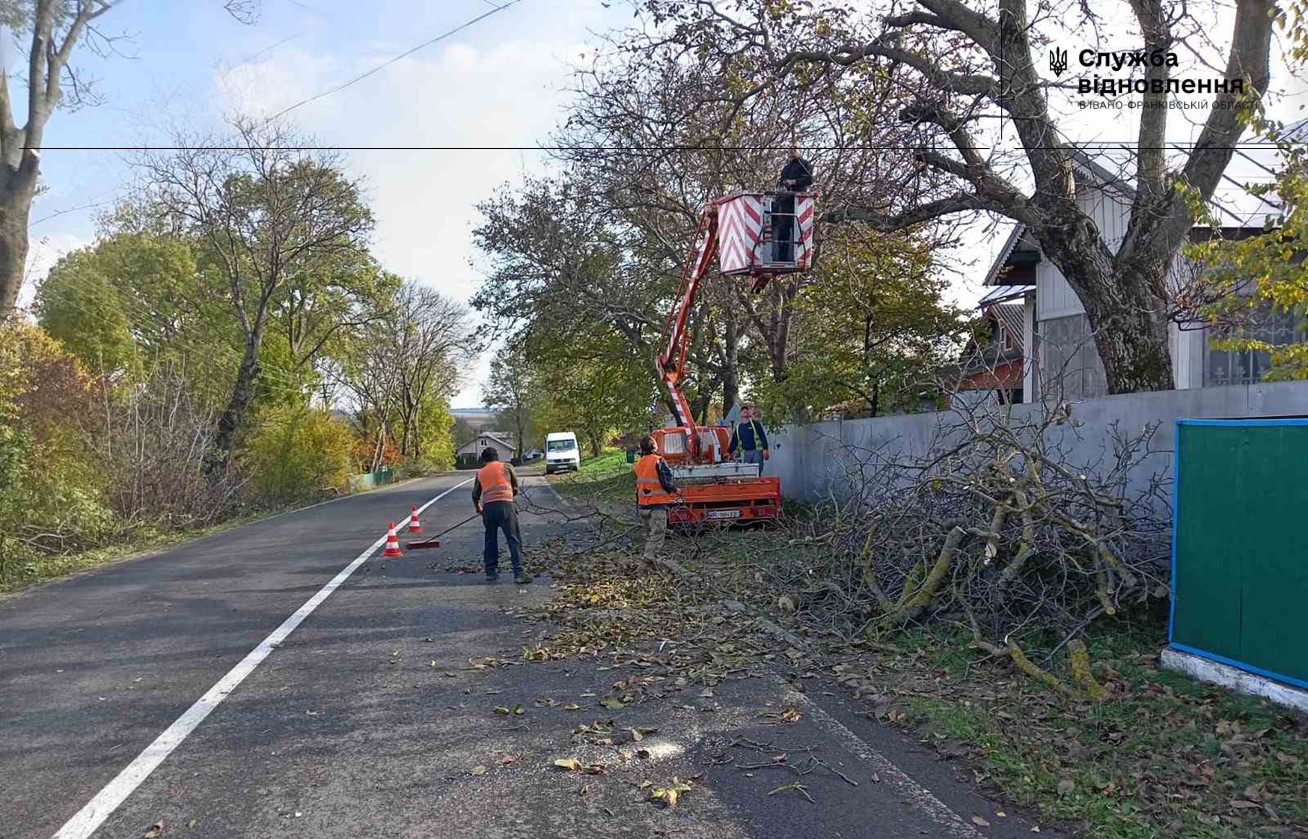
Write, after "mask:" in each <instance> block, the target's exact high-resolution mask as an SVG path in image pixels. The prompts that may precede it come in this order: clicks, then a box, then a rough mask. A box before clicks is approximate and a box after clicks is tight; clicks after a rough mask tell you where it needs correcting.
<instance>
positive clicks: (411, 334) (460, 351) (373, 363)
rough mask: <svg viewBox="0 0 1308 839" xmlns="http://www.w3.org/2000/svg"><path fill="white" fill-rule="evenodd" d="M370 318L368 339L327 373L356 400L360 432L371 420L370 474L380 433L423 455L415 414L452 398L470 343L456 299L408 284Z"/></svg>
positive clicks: (378, 460)
mask: <svg viewBox="0 0 1308 839" xmlns="http://www.w3.org/2000/svg"><path fill="white" fill-rule="evenodd" d="M370 323H371V325H370V327H369V328H370V330H371V333H372V334H371V335H370V337H369V339H368V340H364V341H357V342H355V343H354V351H353V353H351V354H350V355H349V357H348V358H347V359H346V361H345V363H344V364H343V365H341V366H340V367H339V369H336V370H335V371H334V374H335V375H336V376H337V377H338V378H339V381H340V383H341V384H342V385H343V386H344V387H345V388H346V389H347V390H348V391H349V392H350V394H351V395H352V396H353V398H354V401H355V402H356V403H357V404H358V407H359V409H360V415H361V416H362V417H364V418H365V423H364V426H365V430H366V431H367V432H368V433H371V428H370V426H371V425H372V422H373V421H375V422H376V432H377V440H376V444H375V446H374V448H373V462H372V471H375V470H376V469H378V468H379V467H380V466H381V464H382V453H383V451H384V449H385V443H386V440H387V438H390V439H392V440H395V439H396V437H397V436H398V442H399V448H400V452H401V454H403V455H405V456H407V457H412V458H415V459H419V458H421V457H422V456H423V448H422V446H423V442H422V441H423V432H424V429H423V427H422V415H423V412H424V410H426V409H427V408H429V407H430V406H431V405H432V403H433V400H442V399H448V398H449V397H450V396H453V395H454V393H455V391H456V390H457V389H458V385H459V382H460V381H461V380H462V379H463V376H464V370H465V368H466V367H467V364H468V362H469V361H470V360H471V359H472V357H473V355H474V353H475V352H476V349H477V343H476V336H475V335H474V334H473V331H472V328H471V324H470V322H469V318H468V310H467V308H466V307H465V306H463V304H461V303H458V302H456V301H454V300H450V299H449V298H447V297H444V296H443V295H441V294H440V293H439V292H437V291H436V290H435V289H433V288H430V287H428V286H424V285H420V284H418V283H414V282H406V283H405V284H404V285H403V286H402V287H400V289H399V290H398V291H397V292H396V294H395V296H394V298H393V299H391V300H388V301H386V302H385V303H384V306H383V308H381V309H380V310H378V311H377V312H376V313H374V315H373V316H372V317H371V319H370ZM397 426H398V435H397V433H396V430H397V429H396V427H397Z"/></svg>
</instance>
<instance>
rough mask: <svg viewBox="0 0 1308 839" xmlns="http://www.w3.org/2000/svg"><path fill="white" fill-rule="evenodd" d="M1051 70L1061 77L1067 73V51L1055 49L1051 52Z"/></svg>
mask: <svg viewBox="0 0 1308 839" xmlns="http://www.w3.org/2000/svg"><path fill="white" fill-rule="evenodd" d="M1049 69H1050V70H1052V71H1054V75H1055V76H1061V75H1063V73H1066V72H1067V50H1060V49H1058V48H1057V47H1055V48H1054V49H1051V50H1050V51H1049Z"/></svg>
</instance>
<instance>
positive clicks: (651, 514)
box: [633, 435, 681, 565]
mask: <svg viewBox="0 0 1308 839" xmlns="http://www.w3.org/2000/svg"><path fill="white" fill-rule="evenodd" d="M633 471H634V472H635V473H636V506H637V507H638V508H639V510H640V523H641V528H642V529H643V531H644V533H645V551H644V553H643V554H642V559H644V560H645V563H646V564H647V565H653V564H654V562H655V561H656V560H657V559H658V555H659V551H661V550H663V540H664V539H666V538H667V535H668V507H670V506H671V505H672V504H673V503H674V502H676V501H677V500H678V499H679V498H680V497H681V493H680V492H679V491H678V490H677V485H676V484H675V483H673V482H672V470H671V469H670V468H668V464H667V462H666V461H664V460H663V458H662V457H660V456H659V454H658V452H656V451H654V438H653V437H650V436H648V435H646V436H644V437H642V438H640V458H639V459H637V460H636V465H635V466H634V467H633Z"/></svg>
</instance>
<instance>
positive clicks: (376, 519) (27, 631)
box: [0, 474, 1057, 839]
mask: <svg viewBox="0 0 1308 839" xmlns="http://www.w3.org/2000/svg"><path fill="white" fill-rule="evenodd" d="M467 477H468V476H467V475H466V474H455V475H445V476H440V477H437V478H433V479H430V480H425V481H421V482H416V483H411V484H405V485H402V486H398V487H393V488H389V489H386V490H382V491H378V492H374V493H369V494H367V495H362V496H356V497H351V498H347V499H343V500H341V501H337V502H333V503H330V504H325V505H320V506H317V507H313V508H309V509H306V510H302V511H300V512H297V513H293V514H290V515H286V516H281V517H278V518H274V519H269V520H266V521H262V522H258V523H255V524H251V525H248V526H245V527H241V528H236V529H233V530H229V531H226V532H223V533H219V534H214V535H211V536H208V537H204V538H202V539H197V540H195V541H193V542H190V543H187V544H185V545H182V546H179V547H177V548H174V549H171V550H168V551H166V552H163V553H160V554H157V555H153V556H149V557H144V558H140V559H136V560H132V561H128V562H123V563H119V564H116V565H112V566H108V567H105V568H102V569H100V570H98V571H95V572H92V573H88V574H84V575H81V576H78V577H74V578H71V579H68V580H64V581H61V582H57V583H53V584H49V585H45V586H42V587H39V588H37V589H34V590H31V591H28V592H26V593H20V594H18V595H15V596H11V597H7V598H3V599H0V837H4V839H49V838H50V837H53V836H55V835H57V834H59V832H60V831H61V829H63V830H64V831H66V832H65V833H64V834H63V835H65V836H86V835H94V836H95V837H122V838H123V839H138V838H139V837H144V836H146V835H147V834H148V833H152V831H151V827H152V826H153V825H156V824H157V823H160V822H162V823H163V830H162V833H161V834H160V835H162V836H164V837H171V836H184V837H197V838H200V837H215V838H216V837H251V839H253V838H254V837H371V836H378V837H381V836H384V837H388V839H390V838H391V837H479V839H481V838H483V837H484V839H499V837H524V839H525V837H533V839H540V838H541V837H572V836H587V837H591V836H597V837H607V836H613V837H618V836H621V837H645V836H661V835H666V836H677V837H724V839H725V838H727V837H732V838H734V837H760V839H761V838H762V837H768V839H772V837H778V838H779V839H780V838H783V837H795V839H800V837H804V838H805V839H808V838H809V837H877V839H907V837H920V836H933V837H935V836H940V837H946V836H956V837H977V836H1009V837H1017V836H1019V835H1020V836H1029V835H1031V834H1030V832H1029V831H1030V830H1031V827H1032V825H1031V824H1030V823H1029V822H1027V821H1025V820H1023V819H1022V818H1020V817H1019V816H1018V815H1017V814H1015V813H1013V812H1011V811H1010V812H1007V813H1004V814H1003V815H999V813H1003V812H1004V808H1002V807H999V806H996V805H995V804H993V803H992V802H989V801H987V800H986V799H985V798H984V797H982V796H981V795H979V794H978V793H977V792H976V791H975V790H973V789H972V788H971V787H969V786H968V785H967V784H965V783H962V782H960V780H959V778H958V775H957V772H956V770H954V769H953V768H952V767H950V766H949V765H948V764H946V763H942V762H939V761H937V760H935V759H934V758H933V757H932V756H931V755H929V754H927V753H925V752H922V751H919V750H917V749H915V748H913V747H912V746H911V745H910V744H908V743H907V742H906V741H905V740H904V739H903V738H902V737H901V736H900V735H899V734H897V733H895V732H893V731H889V730H887V729H884V728H882V727H880V726H879V725H877V724H876V723H872V722H870V721H869V720H867V719H866V717H864V716H862V715H861V714H860V713H859V709H858V708H856V707H854V706H852V705H849V704H847V700H846V699H844V698H842V696H841V694H840V693H839V691H836V690H834V689H830V688H829V687H828V686H824V685H822V684H821V683H819V682H812V683H807V682H806V683H804V684H805V690H804V692H803V693H797V692H795V690H794V688H793V687H791V686H790V685H789V684H787V683H785V682H783V681H781V680H780V679H772V678H752V679H742V680H738V681H732V682H727V683H723V684H721V685H719V686H717V688H715V690H714V696H712V697H711V698H708V697H698V696H695V697H694V698H692V699H688V700H687V701H685V702H684V703H678V702H667V703H649V704H639V705H633V706H629V707H627V708H624V709H621V710H619V711H616V712H615V711H611V710H608V709H604V708H601V707H599V706H598V705H597V704H596V702H597V700H596V698H595V697H596V696H602V695H603V694H604V693H605V692H606V691H607V690H608V689H609V687H610V685H611V684H612V683H613V681H614V680H615V679H616V678H621V677H622V675H621V674H615V672H614V671H611V670H606V669H603V668H601V667H599V666H598V665H596V664H587V663H581V662H576V661H557V662H548V663H523V662H522V661H521V658H522V656H521V653H522V649H523V647H526V646H530V645H532V644H533V643H534V642H535V641H536V640H537V639H538V638H540V637H541V636H542V634H543V633H544V632H545V631H547V628H545V627H542V626H541V625H539V624H532V623H528V622H525V621H523V620H522V619H521V618H520V617H518V616H517V615H516V614H515V613H516V612H517V611H518V610H520V609H521V608H522V607H523V606H524V605H526V604H530V603H539V602H543V601H544V600H545V599H546V598H548V597H550V596H551V592H550V587H549V581H548V579H545V578H541V579H539V580H538V581H537V584H536V585H532V586H525V587H518V586H514V585H512V584H511V583H508V582H501V583H499V584H497V585H493V586H492V585H487V584H485V583H484V582H483V581H482V579H481V575H480V573H467V572H469V571H472V572H476V571H477V568H478V565H479V562H480V539H481V535H480V531H479V527H478V526H477V525H476V524H475V523H474V524H472V525H469V526H466V527H464V528H461V529H459V530H456V531H454V532H453V533H451V534H449V535H448V536H446V537H444V538H443V540H442V541H443V546H442V547H441V548H440V549H438V550H436V551H411V552H407V554H406V556H405V557H404V558H402V559H392V560H385V559H382V558H381V557H380V550H377V551H375V552H374V553H372V554H371V555H370V556H367V557H364V558H360V557H362V556H363V554H364V553H366V552H367V551H368V549H369V547H370V546H372V545H373V544H374V543H375V541H376V540H377V537H378V536H379V535H381V533H382V531H383V529H384V527H385V523H386V522H387V521H388V520H395V519H400V518H402V517H403V516H404V515H405V514H406V513H407V511H408V509H409V507H410V505H421V504H423V503H426V502H427V501H428V500H430V499H432V498H433V497H435V496H437V495H439V494H440V493H442V492H444V491H446V490H450V489H451V488H453V487H456V485H458V484H459V483H460V482H461V481H464V480H466V479H467ZM467 492H468V488H467V487H466V486H458V488H456V489H453V491H452V492H450V494H449V495H447V496H445V497H444V498H442V499H441V500H439V501H436V502H435V503H434V504H432V506H431V507H430V508H429V509H428V510H427V511H426V512H425V513H424V515H423V524H424V527H425V529H426V530H427V531H428V532H429V533H432V532H435V531H438V530H441V529H443V528H445V527H447V526H449V525H452V524H454V523H456V522H458V521H459V520H461V519H463V518H465V517H466V516H467V515H469V514H470V513H471V503H470V499H469V497H468V494H467ZM529 496H531V497H532V498H533V500H534V501H535V506H536V508H537V509H539V508H541V507H557V502H556V500H555V498H554V496H553V495H552V493H550V492H549V490H548V489H547V488H544V487H542V486H540V485H538V484H537V485H535V486H533V487H531V488H530V489H529ZM565 527H566V524H565V523H564V522H563V521H562V520H561V519H560V518H559V517H557V516H551V515H549V514H548V513H543V514H540V515H526V516H524V517H523V528H524V536H525V540H526V542H527V545H528V549H530V546H531V545H532V544H536V543H539V541H540V540H543V539H545V538H548V537H550V536H551V535H554V534H557V533H560V532H562V531H563V529H564V528H565ZM401 538H402V540H403V539H404V537H403V536H402V537H401ZM356 559H358V565H357V568H356V570H355V571H354V572H353V573H352V574H351V575H350V576H349V577H348V578H347V579H345V580H343V581H339V579H338V581H339V588H336V589H334V590H332V591H331V592H330V594H329V595H328V596H326V597H325V598H324V597H323V596H322V593H323V591H324V586H326V585H328V584H329V583H330V582H331V581H332V580H333V579H334V578H338V575H339V574H340V572H341V571H342V569H345V568H346V567H347V566H349V565H351V563H352V562H354V561H355V560H356ZM505 564H506V565H507V560H505ZM311 598H314V599H316V600H317V601H318V602H317V605H316V608H315V609H314V610H313V611H312V613H311V614H308V615H307V617H303V622H302V623H299V624H298V625H297V626H295V627H294V629H293V631H291V632H290V633H289V634H286V635H285V636H284V637H283V638H281V639H280V642H279V643H277V644H272V645H267V647H266V648H265V649H264V652H265V653H266V657H260V656H255V658H256V659H258V660H257V661H255V662H254V666H253V667H252V669H251V668H250V661H251V659H250V658H248V656H250V654H251V652H252V651H256V650H259V649H260V645H261V644H263V643H264V642H265V640H266V639H268V638H269V636H270V633H274V631H276V630H278V628H279V627H282V628H283V631H284V630H285V624H284V622H286V620H287V618H288V617H290V616H292V615H295V614H297V610H301V614H302V612H303V610H302V607H303V606H304V605H305V603H306V601H310V600H311ZM488 657H490V658H495V659H498V660H499V661H501V662H503V664H502V665H492V666H485V663H484V659H486V658H488ZM243 662H244V663H243ZM234 668H237V670H238V671H240V672H242V673H245V674H246V675H245V678H244V679H243V680H242V681H240V683H239V684H238V685H236V686H235V687H234V689H231V690H230V693H228V692H227V691H226V690H220V691H218V692H217V693H218V696H217V699H218V701H217V702H216V704H214V703H209V704H207V705H206V706H205V709H204V710H206V711H208V716H207V717H205V718H204V719H203V721H201V722H199V723H198V725H193V726H189V727H187V726H183V727H182V733H181V735H180V736H179V737H171V740H169V743H168V745H169V746H170V747H172V751H171V752H168V753H167V754H166V756H164V757H163V759H162V760H154V761H153V762H151V761H150V760H146V762H145V763H144V764H142V763H141V762H140V760H138V758H139V756H141V755H142V754H143V753H144V754H145V755H146V757H147V758H148V757H149V756H150V755H152V754H154V755H155V757H158V753H156V752H152V751H150V750H151V749H158V748H159V745H158V743H157V741H156V738H159V737H160V735H161V734H162V733H164V732H166V731H174V730H175V728H176V726H175V725H174V724H175V723H176V722H177V721H178V720H179V718H182V719H183V720H185V719H186V718H187V715H188V714H189V715H192V716H194V714H195V713H196V711H195V710H194V706H195V703H196V702H197V700H199V699H200V698H201V697H203V696H206V694H207V692H208V695H210V696H214V695H215V692H214V690H213V689H214V688H215V686H216V685H218V686H221V685H222V684H223V680H224V678H225V677H227V678H228V679H229V680H230V676H229V674H231V673H232V672H233V669H234ZM229 687H230V685H229ZM573 703H575V704H577V705H580V706H582V710H577V711H573V710H568V709H567V706H568V705H570V704H573ZM515 705H520V706H522V713H521V714H514V713H510V714H508V715H507V716H502V715H499V714H496V713H495V708H496V707H501V708H510V709H512V708H513V707H514V706H515ZM786 707H798V708H800V709H801V710H802V711H803V718H802V720H801V721H800V722H799V723H797V724H795V725H791V726H786V727H784V729H783V728H779V727H777V726H772V725H768V724H765V723H764V722H763V720H764V717H763V716H762V715H763V714H765V713H766V712H768V711H777V710H779V709H782V708H786ZM188 709H190V710H188ZM608 718H613V719H614V721H615V726H616V728H618V729H623V728H630V727H638V728H656V729H657V732H656V733H653V734H650V735H649V736H647V737H646V738H645V739H644V740H643V741H642V743H641V746H642V747H644V748H645V749H646V750H647V752H648V756H647V757H645V756H642V757H638V758H637V759H631V760H625V761H624V760H622V759H620V758H619V757H618V756H617V754H616V750H615V748H614V747H612V746H594V745H587V744H584V743H582V742H580V741H579V740H578V738H576V737H575V736H574V734H573V732H574V728H575V727H576V726H578V725H580V724H583V723H587V722H591V721H594V720H596V719H608ZM170 726H174V729H170ZM169 736H171V735H169ZM165 739H167V738H165ZM742 742H749V743H754V744H760V745H762V746H763V747H764V749H765V751H766V750H768V749H790V750H792V751H793V750H798V751H796V754H798V753H800V752H803V753H812V754H816V755H819V756H820V757H821V758H822V760H823V761H824V762H825V763H826V764H828V765H829V766H830V767H832V769H834V770H837V771H832V769H820V770H819V771H815V772H813V773H811V774H807V775H805V776H803V777H796V776H793V775H792V774H791V773H790V772H785V771H776V770H775V769H773V768H770V767H764V768H761V769H757V770H747V769H742V768H741V767H742V766H745V765H748V764H749V762H751V761H758V760H760V759H761V760H762V761H763V762H764V763H766V762H767V761H768V759H769V758H768V755H767V754H766V753H765V752H757V751H751V750H748V749H741V748H740V747H739V745H736V746H733V745H732V744H733V743H734V744H740V743H742ZM152 744H155V745H153V746H152ZM760 755H762V757H761V758H760ZM558 757H577V758H579V759H581V760H583V761H584V762H587V763H590V762H601V763H604V764H606V771H605V773H604V774H603V775H596V776H590V775H584V774H581V773H574V772H566V771H562V770H559V769H557V768H555V767H553V766H552V762H553V760H554V759H555V758H558ZM134 761H137V762H135V763H134ZM142 765H145V766H147V767H148V768H149V771H142V772H138V773H136V774H135V775H133V776H132V777H130V778H126V779H124V778H123V777H122V773H124V770H126V769H128V768H129V767H140V766H142ZM134 771H135V770H134V769H132V770H129V772H134ZM674 776H675V777H680V778H688V777H695V778H696V780H695V781H694V786H693V789H692V790H691V791H690V792H688V793H686V794H685V796H684V798H683V802H682V804H681V805H680V806H678V807H677V808H676V809H674V810H669V809H663V808H659V807H656V806H653V805H651V804H650V803H648V801H647V797H648V791H647V790H646V789H642V784H644V783H645V782H650V783H652V784H654V785H663V784H666V783H668V782H670V781H671V780H672V778H673V777H674ZM797 781H798V782H801V783H802V784H803V785H804V787H805V790H804V791H805V792H807V793H808V795H807V796H805V795H804V794H803V793H801V792H800V791H799V790H797V789H790V790H782V791H780V792H777V791H776V790H777V788H778V787H781V786H783V785H785V784H789V783H793V782H797ZM106 789H108V790H110V791H116V792H118V793H120V794H119V795H118V796H117V798H119V799H121V800H120V801H119V800H114V796H112V795H111V796H109V798H105V797H104V796H105V795H106V793H105V790H106ZM769 793H772V794H769ZM97 796H100V797H99V798H98V797H97ZM809 798H811V799H812V800H811V801H810V800H808V799H809ZM92 801H109V802H110V803H109V805H107V806H106V807H104V808H101V810H100V811H99V814H98V815H97V816H96V818H94V819H92V820H90V821H87V820H86V819H85V815H86V811H85V808H86V807H87V805H88V802H92ZM79 813H82V816H79ZM978 819H980V821H978ZM981 822H985V823H987V824H986V825H982V824H981ZM92 824H93V825H96V829H95V830H94V832H90V831H89V830H88V827H89V826H90V825H92ZM78 831H81V832H78ZM1043 833H1044V835H1051V834H1052V835H1057V834H1056V833H1052V831H1050V830H1049V829H1048V828H1043Z"/></svg>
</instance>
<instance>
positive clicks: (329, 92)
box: [268, 0, 522, 122]
mask: <svg viewBox="0 0 1308 839" xmlns="http://www.w3.org/2000/svg"><path fill="white" fill-rule="evenodd" d="M521 2H522V0H508V2H507V3H504V4H503V5H499V6H496V7H495V8H493V9H491V10H490V11H488V12H484V13H482V14H480V15H477V16H476V17H474V18H472V19H470V20H467V21H464V22H463V23H461V24H459V25H458V26H456V27H454V28H453V29H450V30H448V31H445V32H442V33H441V34H439V35H437V36H436V37H435V38H431V39H429V40H426V41H423V42H422V43H421V44H418V45H417V46H416V47H413V48H412V49H408V50H405V51H404V52H402V53H400V54H399V55H397V56H395V57H394V58H390V59H387V60H386V61H383V62H382V63H381V64H378V65H377V66H376V67H373V68H372V69H371V70H368V71H367V72H364V73H360V74H359V75H357V76H355V77H354V78H352V79H350V80H349V81H346V82H342V83H341V84H339V85H337V86H336V87H333V88H331V89H330V90H324V91H323V92H322V93H319V94H316V95H314V96H310V97H309V98H308V99H302V100H300V101H299V102H296V103H295V104H294V105H291V106H290V107H289V108H283V109H282V110H280V111H278V112H277V113H275V114H273V115H272V116H271V117H269V118H268V122H272V121H273V120H275V119H277V118H278V117H282V116H285V115H286V114H289V113H290V112H291V111H293V110H295V109H296V108H299V107H301V106H302V105H307V104H309V103H310V102H317V101H318V100H319V99H325V98H326V97H328V96H331V95H332V94H333V93H340V92H341V91H342V90H345V88H347V87H349V86H350V85H353V84H357V83H358V82H361V81H363V80H364V79H366V78H368V77H369V76H372V75H374V74H376V73H380V72H381V71H382V70H385V69H386V68H387V67H389V66H391V65H392V64H394V63H395V62H397V61H400V60H402V59H404V58H408V57H409V56H411V55H413V54H414V53H415V52H418V51H419V50H424V49H426V48H427V47H430V46H431V45H432V44H435V43H437V42H438V41H443V40H445V39H446V38H448V37H450V36H451V35H456V34H458V33H459V32H462V31H463V30H465V29H467V28H468V27H469V26H472V25H473V24H476V23H479V22H481V21H483V20H485V19H486V18H488V17H491V16H492V15H496V14H499V13H500V12H502V11H504V10H505V9H507V8H509V7H510V6H516V5H518V4H519V3H521Z"/></svg>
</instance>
